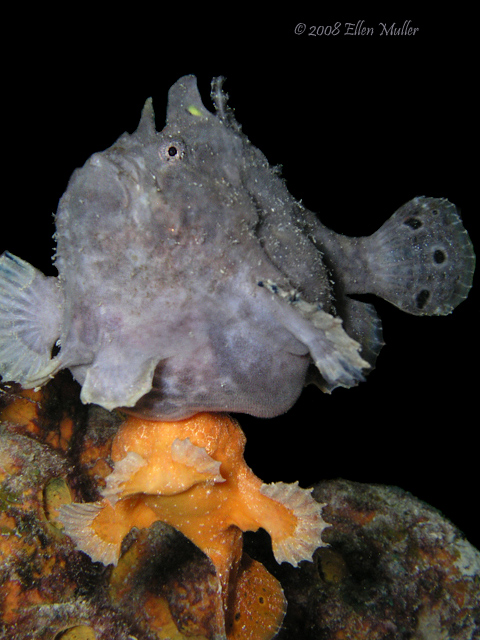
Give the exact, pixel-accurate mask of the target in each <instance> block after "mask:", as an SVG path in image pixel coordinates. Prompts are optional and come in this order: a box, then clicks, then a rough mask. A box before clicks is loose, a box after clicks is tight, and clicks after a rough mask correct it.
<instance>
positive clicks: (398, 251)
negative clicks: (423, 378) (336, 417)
mask: <svg viewBox="0 0 480 640" xmlns="http://www.w3.org/2000/svg"><path fill="white" fill-rule="evenodd" d="M222 80H223V79H222V78H217V79H215V80H214V81H213V83H212V100H213V105H214V112H212V111H210V110H208V109H207V108H206V107H205V106H204V105H203V103H202V100H201V97H200V94H199V91H198V88H197V83H196V78H195V77H194V76H192V75H189V76H185V77H183V78H180V80H178V81H177V82H176V83H175V84H174V85H173V86H172V87H171V89H170V91H169V96H168V107H167V116H166V125H165V127H164V128H163V129H162V130H161V131H157V130H156V128H155V121H154V111H153V106H152V101H151V100H147V102H146V104H145V107H144V109H143V113H142V116H141V119H140V123H139V125H138V128H137V130H136V131H135V132H134V133H133V134H127V133H125V134H123V135H122V136H120V138H119V139H118V140H117V141H116V142H115V143H114V144H113V145H112V146H111V147H110V148H108V149H107V150H105V151H102V152H100V153H95V154H94V155H92V156H91V157H90V159H89V160H88V161H87V162H86V164H85V165H84V166H83V167H82V168H80V169H77V170H76V171H75V172H74V173H73V175H72V177H71V179H70V181H69V184H68V187H67V190H66V192H65V194H64V195H63V196H62V198H61V200H60V203H59V206H58V211H57V214H56V241H57V249H56V254H55V256H54V264H55V267H56V269H57V271H58V276H56V277H45V276H44V275H43V274H42V273H41V272H40V271H39V270H38V269H36V268H35V267H34V266H32V265H30V264H29V263H27V262H26V261H24V260H23V259H21V258H19V257H17V256H14V255H12V254H11V253H9V252H5V253H4V254H3V255H2V256H1V257H0V375H1V376H2V379H3V381H4V382H6V381H15V382H18V383H20V384H21V385H22V386H23V387H24V388H36V387H40V386H41V385H43V384H44V383H46V382H47V381H48V380H49V379H50V378H51V377H52V376H54V375H55V374H56V372H58V371H59V370H61V369H65V368H68V369H69V370H70V371H71V373H72V375H73V376H74V378H75V379H76V380H77V381H78V382H79V383H80V385H81V399H82V401H83V402H84V403H96V404H98V405H101V406H102V407H104V408H106V409H107V410H112V409H114V408H116V407H123V408H127V409H128V410H129V411H131V412H133V413H134V414H136V415H138V416H142V417H147V418H150V419H155V420H180V419H184V418H187V417H189V416H192V415H194V414H196V413H198V412H205V411H215V412H240V413H242V412H243V413H249V414H251V415H254V416H260V417H273V416H276V415H279V414H281V413H284V412H285V411H287V410H288V409H289V408H290V407H291V406H292V405H293V404H294V403H295V401H296V400H297V398H298V397H299V395H300V393H301V391H302V388H303V387H304V385H305V384H306V383H307V382H308V383H310V382H313V383H315V384H317V386H319V387H320V388H321V389H322V390H324V391H326V392H330V391H332V390H333V389H335V388H336V387H339V386H342V387H352V386H354V385H356V384H357V383H359V382H360V381H362V380H364V378H365V375H366V373H367V372H368V371H369V370H371V369H372V367H373V366H374V364H375V360H376V358H377V355H378V353H379V351H380V349H381V347H382V345H383V339H382V331H381V323H380V320H379V318H378V316H377V314H376V311H375V309H374V307H373V306H372V305H371V304H370V303H367V302H365V301H363V300H361V299H359V297H358V296H359V295H360V294H365V293H371V294H375V295H377V296H380V297H382V298H384V299H386V300H388V301H389V302H391V303H393V304H394V305H396V306H397V307H399V308H400V309H402V310H404V311H406V312H408V313H412V314H417V315H422V314H448V313H450V312H451V311H452V310H453V309H454V307H456V306H457V305H458V304H459V303H460V302H461V301H462V300H463V299H464V298H465V297H466V296H467V294H468V291H469V289H470V287H471V284H472V277H473V271H474V263H475V256H474V252H473V248H472V244H471V242H470V239H469V237H468V234H467V232H466V231H465V229H464V228H463V226H462V223H461V220H460V217H459V214H458V211H457V209H456V207H455V205H454V204H452V203H450V202H448V201H447V200H446V199H443V198H437V197H415V198H413V199H412V200H410V201H409V202H407V203H406V204H405V205H403V206H402V207H400V209H398V210H397V211H396V212H395V213H394V214H393V216H391V217H390V218H389V219H388V220H387V221H386V222H385V223H384V224H383V225H382V226H381V227H380V229H379V230H378V231H376V232H375V233H373V235H371V236H368V237H358V238H353V237H347V236H344V235H341V234H337V233H334V232H333V231H331V230H329V229H327V228H326V227H325V226H324V225H322V223H321V222H320V220H319V219H318V217H317V216H316V215H315V214H314V213H312V212H311V211H309V210H308V209H306V208H305V206H304V205H303V204H302V203H301V202H299V201H297V200H296V199H295V198H294V197H293V196H292V195H291V194H290V193H289V191H288V190H287V187H286V185H285V182H284V180H283V179H282V178H281V176H280V175H279V172H278V170H277V169H275V168H272V167H270V165H269V163H268V161H267V159H266V157H265V156H264V155H263V153H261V151H259V150H258V149H257V148H256V147H255V146H254V145H253V144H252V143H251V142H250V141H249V140H248V138H247V137H246V136H245V135H244V134H243V133H242V131H241V128H240V125H239V124H238V123H237V122H236V120H235V118H234V116H233V114H232V111H231V110H230V109H229V108H228V106H227V96H226V94H225V93H224V91H223V89H222Z"/></svg>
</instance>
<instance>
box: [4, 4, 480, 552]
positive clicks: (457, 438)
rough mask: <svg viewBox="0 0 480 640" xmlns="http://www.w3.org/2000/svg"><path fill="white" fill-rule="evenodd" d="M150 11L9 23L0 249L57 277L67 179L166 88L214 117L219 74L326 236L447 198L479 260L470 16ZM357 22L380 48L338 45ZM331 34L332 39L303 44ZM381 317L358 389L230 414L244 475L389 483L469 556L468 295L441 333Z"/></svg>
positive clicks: (349, 41) (159, 107)
mask: <svg viewBox="0 0 480 640" xmlns="http://www.w3.org/2000/svg"><path fill="white" fill-rule="evenodd" d="M154 6H155V5H153V4H152V6H151V7H150V8H149V7H148V6H146V7H145V6H140V5H139V6H138V7H134V6H131V7H129V9H128V11H127V10H122V11H121V10H118V11H117V13H115V14H114V15H108V18H107V19H101V18H100V16H98V15H96V14H95V13H94V12H93V10H92V11H91V14H89V15H85V14H82V15H81V16H80V15H74V11H73V10H72V12H71V15H70V17H68V18H67V17H62V16H61V15H58V14H55V15H54V14H53V13H52V14H49V13H48V11H45V10H44V9H43V8H42V9H39V10H38V12H37V14H32V13H31V12H29V13H28V15H23V16H18V17H17V18H12V20H11V22H10V24H8V22H7V23H5V26H4V28H5V29H6V30H7V31H8V30H9V29H10V30H11V32H12V34H11V35H12V36H13V37H12V39H11V40H9V43H10V44H9V45H8V48H7V47H6V46H5V48H4V52H3V88H4V91H3V93H4V99H3V107H2V110H3V118H2V122H3V127H2V133H3V136H2V137H3V156H4V166H3V171H2V174H3V181H2V182H3V194H4V198H3V208H2V223H3V224H2V232H1V236H0V250H3V249H4V248H8V249H9V250H10V251H11V252H12V253H15V254H17V255H19V256H21V257H23V258H25V259H27V260H29V261H31V262H32V263H33V264H34V265H35V266H37V267H39V268H40V269H42V270H44V271H45V272H46V273H49V274H50V275H55V270H54V269H53V267H52V266H51V263H50V257H51V255H52V253H53V248H54V241H53V240H52V234H53V232H54V224H53V217H52V213H53V212H54V211H55V210H56V207H57V202H58V199H59V198H60V196H61V195H62V193H63V192H64V190H65V188H66V185H67V181H68V178H69V176H70V175H71V173H72V171H73V170H74V169H75V168H76V167H78V166H81V165H82V164H83V163H84V162H85V161H86V159H87V158H88V157H89V156H90V155H91V154H92V153H93V152H95V151H100V150H102V149H104V148H106V147H108V146H110V145H111V144H112V143H113V142H114V141H115V140H116V138H117V137H118V136H119V135H120V134H121V133H123V132H124V131H129V132H132V131H133V130H134V129H135V127H136V125H137V123H138V119H139V116H140V111H141V108H142V105H143V103H144V101H145V99H146V98H147V97H148V96H150V95H152V96H153V98H154V106H155V110H156V114H157V128H158V129H161V128H162V126H163V122H164V117H165V107H166V97H167V90H168V88H169V87H170V86H171V84H173V82H175V81H176V80H177V79H178V78H179V77H180V76H181V75H183V74H186V73H194V74H195V75H197V77H198V82H199V88H200V92H201V93H202V96H203V99H204V102H205V104H206V105H208V106H210V103H209V83H210V80H211V78H212V77H213V76H216V75H224V76H226V78H227V82H226V84H225V90H226V91H227V92H228V93H229V95H230V100H229V104H230V105H231V106H232V107H233V108H234V109H235V114H236V118H237V120H238V121H239V122H240V123H241V125H242V127H243V131H244V132H245V133H246V135H247V136H248V137H249V138H250V140H251V141H252V142H253V143H254V144H255V145H256V146H258V147H259V148H260V149H261V150H262V151H263V152H264V153H265V154H266V156H267V158H268V159H269V161H270V163H271V164H273V165H275V164H282V165H283V176H284V177H285V178H286V180H287V184H288V186H289V189H290V191H291V193H292V194H293V195H294V196H295V197H297V198H299V199H302V200H303V202H304V204H305V205H306V206H307V207H308V208H310V209H312V210H313V211H315V212H317V213H318V214H319V216H320V218H321V219H322V221H323V222H324V223H325V224H327V225H328V226H330V227H331V228H333V229H334V230H336V231H340V232H342V233H345V234H347V235H367V234H370V233H372V232H373V231H374V230H376V229H377V228H378V227H379V226H380V224H381V223H382V222H383V221H384V220H385V219H386V218H387V217H388V216H390V215H391V214H392V213H393V212H394V211H395V210H396V209H397V208H398V207H399V206H401V205H402V204H404V203H405V202H406V201H408V200H410V199H411V198H412V197H414V196H417V195H427V196H440V197H446V198H448V199H449V200H451V201H452V202H454V203H455V204H456V205H457V206H458V207H459V208H460V210H461V213H462V217H463V220H464V223H465V226H466V227H467V229H468V230H469V232H470V235H471V237H472V240H473V242H474V244H476V246H477V247H478V246H479V237H478V236H479V225H478V206H477V188H478V187H477V184H478V159H477V158H478V142H479V139H478V124H477V123H478V113H479V103H478V98H477V94H476V90H475V89H476V86H477V85H478V74H477V65H476V64H475V55H476V54H477V53H478V49H477V47H476V46H475V42H476V40H477V37H476V33H475V24H474V19H473V16H468V15H461V14H460V13H459V12H457V13H455V12H453V13H452V12H451V11H450V12H449V13H448V14H447V13H443V14H438V9H437V10H436V14H435V15H424V14H422V15H420V14H418V12H415V11H410V10H408V9H406V8H404V9H401V10H398V11H396V12H394V11H392V10H390V9H389V10H385V11H383V10H379V12H378V13H377V14H375V15H373V14H367V13H366V12H363V11H362V10H361V9H358V8H356V9H354V10H352V11H348V12H347V11H346V10H345V9H339V10H336V11H335V10H330V11H328V12H324V11H322V9H321V8H320V7H319V8H317V9H316V10H312V9H310V10H308V12H305V11H303V10H302V7H301V5H300V4H298V7H297V8H296V7H294V8H290V9H288V10H286V11H283V12H282V15H276V14H275V15H272V16H270V17H265V18H260V17H259V16H257V15H256V14H254V13H249V14H245V13H243V14H242V15H241V16H236V17H226V16H225V17H223V16H221V15H220V16H219V15H218V14H215V13H214V11H213V8H212V9H210V8H208V7H207V6H206V5H203V6H202V7H199V9H200V11H199V12H198V14H195V15H193V14H192V13H191V12H190V11H188V10H187V9H186V8H183V7H180V8H179V10H178V11H177V12H176V13H175V15H171V14H166V13H164V11H163V10H161V9H160V8H158V9H154V8H153V7H154ZM234 10H235V11H239V10H240V8H239V7H237V8H234ZM140 11H141V13H140ZM362 19H363V20H365V23H364V26H371V27H374V30H375V34H374V35H373V36H367V35H365V36H360V35H358V36H347V35H345V29H346V23H347V22H348V23H353V24H355V23H357V21H358V20H362ZM406 20H411V25H410V26H412V27H418V28H419V31H418V32H417V33H416V35H414V36H396V37H394V36H389V37H387V36H380V31H381V27H380V25H379V23H380V22H384V23H386V24H387V25H391V24H392V22H395V23H396V25H397V26H401V25H402V24H403V23H404V22H405V21H406ZM337 22H338V23H340V27H339V33H338V35H330V36H314V35H308V34H309V33H310V32H311V31H312V27H318V26H320V25H323V26H327V25H331V26H332V27H334V25H335V23H337ZM298 23H304V24H305V25H306V30H305V32H304V33H303V34H301V35H296V34H295V27H296V25H297V24H298ZM12 42H14V43H15V44H14V46H12V45H11V43H12ZM377 309H378V311H379V313H380V315H381V317H382V320H383V326H384V338H385V340H386V343H387V344H386V346H385V347H384V349H383V351H382V353H381V355H380V357H379V359H378V363H377V368H376V370H375V371H373V372H372V373H371V374H370V376H369V377H368V380H367V382H366V383H363V384H361V385H360V386H359V387H357V388H355V389H350V390H344V389H338V390H336V391H335V392H334V393H333V394H332V395H331V396H326V395H323V394H322V393H321V392H319V391H318V390H317V389H315V388H313V387H309V388H307V389H306V390H305V391H304V393H303V395H302V397H301V399H300V400H299V401H298V403H297V404H296V406H295V407H294V408H293V409H292V410H291V411H289V412H288V413H287V414H286V415H284V416H281V417H279V418H277V419H272V420H260V419H253V418H250V417H247V416H244V417H241V418H240V420H241V424H242V426H243V428H244V430H245V432H246V433H247V438H248V443H247V450H246V458H247V461H248V463H249V464H250V465H251V466H252V468H253V469H254V471H255V472H256V473H257V475H259V476H260V477H262V479H263V480H265V481H268V482H272V481H277V480H283V481H286V482H293V481H295V480H300V483H301V484H302V485H303V486H308V485H309V484H312V483H314V482H316V481H319V480H320V479H323V478H336V477H343V478H348V479H351V480H357V481H361V482H372V483H384V484H392V485H397V486H400V487H402V488H404V489H406V490H408V491H411V492H412V493H413V494H414V495H416V496H418V497H419V498H421V499H423V500H425V501H427V502H429V503H430V504H431V505H433V506H435V507H437V508H439V509H441V510H442V511H443V512H444V513H445V515H446V516H447V517H449V518H450V519H451V520H453V521H454V522H455V523H456V524H457V526H459V527H460V528H461V529H462V530H463V531H464V532H465V533H466V535H467V537H468V539H469V540H470V541H471V542H473V543H474V544H476V545H477V546H480V543H479V534H478V526H476V523H478V515H477V513H478V511H477V510H478V467H479V446H478V443H477V438H478V431H479V430H478V411H477V408H478V400H477V397H478V394H479V393H480V390H479V389H478V359H479V349H478V344H479V341H478V324H479V294H478V286H477V287H476V286H475V284H474V288H473V290H472V292H471V294H470V296H469V298H468V300H467V301H465V302H464V303H462V304H461V305H460V307H459V308H458V309H457V310H456V311H455V312H454V313H453V314H452V315H450V316H447V317H443V318H418V317H411V316H407V315H405V314H403V313H401V312H400V311H398V310H396V309H395V308H393V307H391V306H390V305H388V304H387V303H383V302H382V301H379V302H378V304H377Z"/></svg>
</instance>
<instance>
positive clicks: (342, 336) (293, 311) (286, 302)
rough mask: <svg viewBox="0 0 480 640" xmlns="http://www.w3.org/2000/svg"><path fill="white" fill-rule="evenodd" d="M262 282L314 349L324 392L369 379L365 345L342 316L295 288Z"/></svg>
mask: <svg viewBox="0 0 480 640" xmlns="http://www.w3.org/2000/svg"><path fill="white" fill-rule="evenodd" d="M258 284H259V285H261V286H262V287H264V288H265V289H267V291H270V292H271V293H273V294H274V298H273V299H274V300H275V301H277V302H278V306H277V309H276V313H277V315H278V316H279V319H280V320H281V321H282V323H283V325H284V326H285V327H286V328H287V329H288V330H289V331H291V333H292V334H293V335H294V336H295V337H296V338H297V339H298V340H299V341H300V342H302V343H303V344H304V345H305V346H306V347H307V348H308V350H309V351H310V356H311V358H312V360H313V361H314V363H315V366H316V367H317V369H318V370H319V371H320V373H321V375H322V377H323V379H324V380H325V384H324V385H323V386H322V389H323V390H324V391H327V392H330V391H332V390H333V389H335V388H336V387H353V386H355V385H356V384H358V383H359V382H361V381H363V380H365V378H364V375H363V372H362V369H368V368H370V365H369V363H368V362H367V361H366V360H364V359H363V358H362V357H361V355H360V351H361V345H360V344H359V343H358V342H357V341H356V340H353V339H352V338H351V337H350V336H349V335H348V334H347V332H346V331H345V329H344V328H343V326H342V321H341V319H340V318H338V317H334V316H332V315H331V314H330V313H326V312H325V311H323V310H322V309H321V308H320V307H319V306H318V305H316V304H312V303H310V302H307V301H306V300H303V299H302V298H301V296H300V294H299V293H298V292H297V291H295V290H291V291H287V290H284V289H282V288H281V287H279V286H278V285H276V284H275V283H272V282H271V281H269V280H263V281H261V282H259V283H258Z"/></svg>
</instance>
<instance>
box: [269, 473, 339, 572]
mask: <svg viewBox="0 0 480 640" xmlns="http://www.w3.org/2000/svg"><path fill="white" fill-rule="evenodd" d="M260 492H261V494H262V495H263V496H265V497H267V498H270V500H271V501H273V502H274V503H276V505H275V504H273V505H272V504H266V505H265V509H264V510H263V512H262V513H261V514H260V515H259V523H260V526H261V527H262V528H264V529H266V531H268V533H269V534H270V536H271V538H272V548H273V554H274V556H275V560H276V561H277V562H278V563H279V564H280V563H282V562H289V563H290V564H291V565H293V566H294V567H296V566H298V563H299V562H301V561H302V560H310V561H311V560H312V558H313V553H314V552H315V550H316V549H318V547H321V546H325V544H326V543H325V542H323V540H322V531H323V530H324V529H325V528H326V527H328V526H330V525H329V524H328V523H327V522H325V520H324V519H323V517H322V509H323V507H324V506H325V505H324V504H320V503H318V502H317V501H316V500H314V499H313V497H312V495H311V492H312V490H311V489H302V488H301V487H299V485H298V482H294V483H293V484H286V483H284V482H274V483H272V484H262V486H261V487H260Z"/></svg>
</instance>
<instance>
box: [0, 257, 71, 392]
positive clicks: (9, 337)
mask: <svg viewBox="0 0 480 640" xmlns="http://www.w3.org/2000/svg"><path fill="white" fill-rule="evenodd" d="M63 307H64V299H63V293H62V291H61V289H60V288H59V286H58V278H53V277H48V278H47V277H46V276H44V275H43V273H41V272H40V271H39V270H38V269H35V267H32V265H31V264H29V263H28V262H25V261H24V260H21V259H20V258H17V257H16V256H14V255H12V254H11V253H8V252H7V251H6V252H5V253H4V254H3V255H1V256H0V375H1V376H2V378H3V380H4V382H7V381H14V382H18V383H20V384H21V385H22V387H24V388H26V389H31V388H33V387H37V386H41V385H43V384H45V382H47V381H48V380H49V379H50V378H51V377H52V376H53V374H54V373H56V372H57V371H58V370H59V369H62V368H63V366H64V364H63V362H62V359H61V357H60V356H57V357H52V349H53V347H54V345H55V343H56V342H57V340H58V339H59V337H60V333H61V324H62V316H63Z"/></svg>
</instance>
